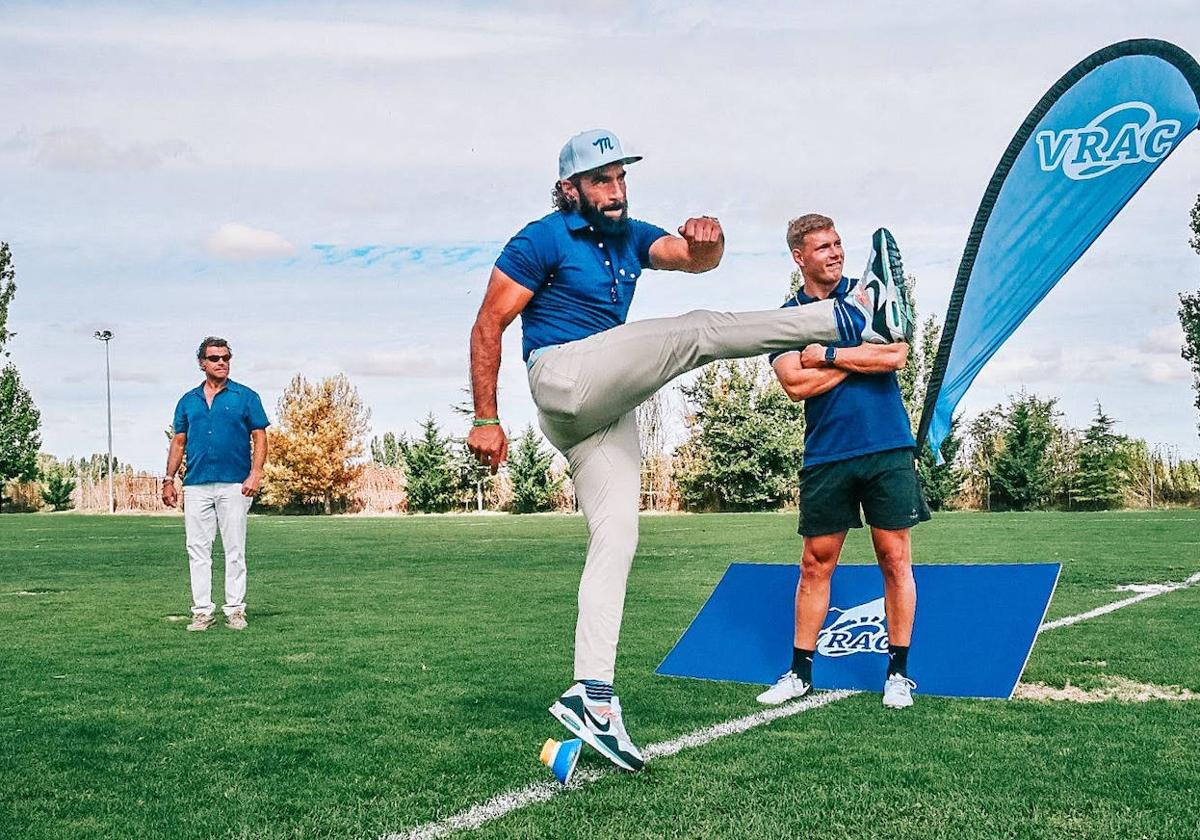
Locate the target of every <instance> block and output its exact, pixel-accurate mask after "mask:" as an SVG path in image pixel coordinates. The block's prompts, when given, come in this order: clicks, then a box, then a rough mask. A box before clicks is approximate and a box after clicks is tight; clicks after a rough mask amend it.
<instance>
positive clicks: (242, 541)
mask: <svg viewBox="0 0 1200 840" xmlns="http://www.w3.org/2000/svg"><path fill="white" fill-rule="evenodd" d="M253 503H254V498H253V497H252V496H243V495H242V485H241V483H240V482H238V483H236V484H192V485H186V486H185V487H184V488H183V521H184V526H185V528H186V530H187V553H188V563H189V565H190V566H191V571H192V614H193V615H212V614H213V612H215V611H216V609H217V608H216V605H215V604H213V601H212V548H213V541H214V540H215V539H216V536H217V529H218V528H219V529H220V531H221V545H222V546H224V548H225V608H224V609H225V615H229V614H230V613H234V612H237V611H239V610H244V609H245V608H246V516H247V514H248V513H249V512H250V505H252V504H253Z"/></svg>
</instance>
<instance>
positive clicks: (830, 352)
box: [825, 347, 837, 364]
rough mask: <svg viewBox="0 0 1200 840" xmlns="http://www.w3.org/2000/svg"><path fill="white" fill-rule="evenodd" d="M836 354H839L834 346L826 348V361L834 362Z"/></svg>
mask: <svg viewBox="0 0 1200 840" xmlns="http://www.w3.org/2000/svg"><path fill="white" fill-rule="evenodd" d="M835 356H837V350H836V349H834V348H833V347H826V348H825V361H826V362H828V363H829V364H833V360H834V357H835Z"/></svg>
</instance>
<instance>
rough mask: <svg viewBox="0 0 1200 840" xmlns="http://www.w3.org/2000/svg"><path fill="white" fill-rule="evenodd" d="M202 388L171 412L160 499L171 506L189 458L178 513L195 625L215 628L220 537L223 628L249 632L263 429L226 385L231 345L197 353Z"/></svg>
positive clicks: (260, 417)
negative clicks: (215, 560)
mask: <svg viewBox="0 0 1200 840" xmlns="http://www.w3.org/2000/svg"><path fill="white" fill-rule="evenodd" d="M196 359H197V361H198V362H199V363H200V370H202V371H204V381H203V382H202V383H200V384H199V385H198V386H196V387H195V388H193V389H192V390H190V391H188V392H187V393H186V394H184V395H183V396H182V397H181V398H180V399H179V403H178V404H177V405H176V406H175V420H174V422H173V423H172V428H173V430H174V436H173V437H172V438H171V447H170V451H169V452H168V454H167V478H166V480H165V481H164V482H163V488H162V499H163V504H165V505H166V506H167V507H175V505H176V504H177V503H178V495H177V493H176V491H175V475H176V473H178V472H179V468H180V466H181V465H182V463H183V457H184V453H185V451H186V453H187V472H186V473H185V475H184V478H183V500H184V506H183V513H184V524H185V528H186V531H187V552H188V562H189V565H190V566H191V577H192V623H191V624H189V625H188V626H187V629H188V630H193V631H196V630H207V629H208V628H209V627H211V626H212V624H213V622H214V621H216V618H215V613H216V609H217V608H216V605H215V604H213V601H212V547H213V541H214V539H215V537H216V534H217V530H218V529H220V531H221V544H222V546H224V548H225V607H224V612H225V621H226V623H227V624H228V626H229V628H230V629H231V630H244V629H246V516H247V514H248V513H249V512H250V506H251V505H252V504H253V503H254V495H255V494H256V493H257V492H258V488H259V485H260V484H261V483H262V477H263V466H264V465H265V464H266V461H267V426H269V425H271V422H270V421H269V420H268V419H267V414H266V412H265V411H263V406H262V400H261V399H259V396H258V394H256V393H255V392H254V391H252V390H250V389H249V388H247V387H246V386H245V385H241V384H239V383H237V382H234V381H233V380H232V379H230V378H229V363H230V361H231V360H232V359H233V353H232V351H231V350H230V349H229V342H227V341H226V340H225V339H223V338H217V337H216V336H209V337H208V338H206V339H204V340H203V341H202V342H200V349H199V350H197V351H196Z"/></svg>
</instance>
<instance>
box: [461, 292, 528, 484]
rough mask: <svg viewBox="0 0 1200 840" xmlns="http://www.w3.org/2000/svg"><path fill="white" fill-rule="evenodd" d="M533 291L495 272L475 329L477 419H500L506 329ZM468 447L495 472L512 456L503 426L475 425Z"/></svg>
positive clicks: (473, 369)
mask: <svg viewBox="0 0 1200 840" xmlns="http://www.w3.org/2000/svg"><path fill="white" fill-rule="evenodd" d="M532 297H533V292H531V291H529V289H526V288H525V287H524V286H522V285H521V284H520V283H518V282H517V281H515V280H513V279H512V278H511V277H509V276H508V275H507V274H505V273H504V272H503V271H501V270H500V269H498V268H493V269H492V276H491V277H490V278H489V279H488V287H487V292H486V293H485V294H484V296H483V303H482V304H481V305H480V307H479V314H478V315H477V316H476V317H475V326H474V327H472V328H471V396H472V398H473V399H474V402H475V417H476V419H480V420H482V419H493V418H498V417H499V416H500V412H499V409H498V407H497V404H496V380H497V378H498V376H499V374H500V340H501V338H502V336H503V335H504V330H505V329H506V328H507V327H508V325H509V324H511V323H512V322H513V319H514V318H516V317H517V316H518V315H519V314H521V310H523V309H524V308H525V306H526V304H528V303H529V300H530V298H532ZM467 448H469V449H470V450H471V452H472V453H474V455H475V457H476V458H478V459H479V461H480V463H482V464H485V465H486V466H488V467H491V470H492V472H495V471H496V470H497V469H498V468H499V466H500V465H501V464H502V463H504V460H505V459H506V458H507V457H508V438H507V437H506V436H505V434H504V429H502V428H501V427H500V426H499V425H492V426H474V427H472V429H471V433H470V434H469V435H468V436H467Z"/></svg>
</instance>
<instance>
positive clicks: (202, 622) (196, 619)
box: [187, 613, 217, 632]
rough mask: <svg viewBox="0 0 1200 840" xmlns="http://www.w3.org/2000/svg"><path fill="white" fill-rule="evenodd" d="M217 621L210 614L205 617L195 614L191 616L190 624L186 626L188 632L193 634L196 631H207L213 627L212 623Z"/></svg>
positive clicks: (201, 614) (202, 614)
mask: <svg viewBox="0 0 1200 840" xmlns="http://www.w3.org/2000/svg"><path fill="white" fill-rule="evenodd" d="M216 620H217V619H216V617H215V616H213V615H212V614H209V615H205V614H204V613H195V614H194V615H193V616H192V623H191V624H189V625H188V626H187V629H188V630H191V631H193V632H195V631H197V630H207V629H208V628H209V627H212V626H213V622H215V621H216Z"/></svg>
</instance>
